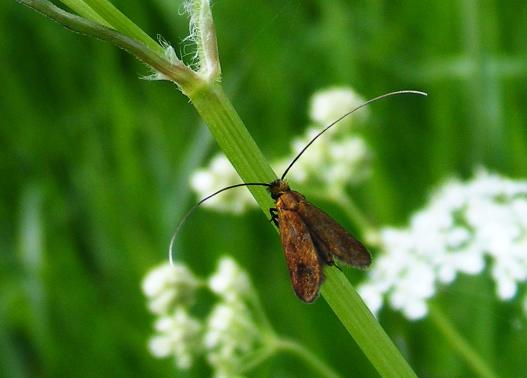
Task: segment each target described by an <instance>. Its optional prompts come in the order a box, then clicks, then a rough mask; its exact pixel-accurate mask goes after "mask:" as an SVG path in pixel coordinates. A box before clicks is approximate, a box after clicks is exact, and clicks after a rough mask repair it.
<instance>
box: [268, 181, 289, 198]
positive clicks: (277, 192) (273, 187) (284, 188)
mask: <svg viewBox="0 0 527 378" xmlns="http://www.w3.org/2000/svg"><path fill="white" fill-rule="evenodd" d="M267 190H269V193H271V197H272V198H273V199H274V200H275V201H276V200H277V199H278V197H280V196H281V195H282V194H284V193H285V192H289V191H290V190H291V189H289V185H288V184H287V182H286V181H285V180H281V179H276V180H274V181H273V182H272V183H271V184H269V186H268V188H267Z"/></svg>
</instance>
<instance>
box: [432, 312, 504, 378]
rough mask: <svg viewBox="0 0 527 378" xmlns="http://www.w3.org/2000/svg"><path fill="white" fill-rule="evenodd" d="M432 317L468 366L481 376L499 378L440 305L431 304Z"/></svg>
mask: <svg viewBox="0 0 527 378" xmlns="http://www.w3.org/2000/svg"><path fill="white" fill-rule="evenodd" d="M429 308H430V319H431V320H432V321H433V322H434V324H435V326H436V327H437V329H438V330H439V331H440V332H441V333H442V334H443V337H444V338H445V339H446V340H447V341H448V342H449V343H450V345H451V346H452V348H454V349H455V350H457V351H458V352H459V354H460V355H461V356H463V358H464V359H465V361H466V362H467V364H468V366H469V367H470V368H471V369H472V370H473V371H474V373H475V374H476V375H477V376H479V377H485V378H497V377H498V375H497V374H496V373H495V372H494V371H493V370H492V369H491V367H490V366H488V365H487V364H486V362H485V360H484V359H483V358H481V357H480V355H479V354H478V353H477V352H476V351H475V350H474V348H472V347H471V346H470V344H469V343H468V342H467V340H465V339H464V338H463V336H462V335H461V334H460V333H459V332H458V331H457V330H456V328H455V327H454V325H453V324H452V323H451V322H450V320H448V318H447V317H446V316H445V314H443V312H442V311H441V310H440V309H439V307H437V306H434V305H430V307H429Z"/></svg>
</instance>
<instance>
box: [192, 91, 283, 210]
mask: <svg viewBox="0 0 527 378" xmlns="http://www.w3.org/2000/svg"><path fill="white" fill-rule="evenodd" d="M189 97H190V100H191V101H192V104H193V105H194V106H195V107H196V109H197V110H198V112H199V114H200V115H201V117H202V118H203V120H204V121H205V123H206V124H207V126H208V127H209V129H210V132H211V133H212V135H213V136H214V139H216V142H217V143H218V145H219V146H220V148H221V149H222V150H223V152H224V153H225V155H226V156H227V158H228V159H229V160H230V161H231V163H232V165H233V166H234V168H235V169H236V171H237V172H238V174H239V175H240V177H241V178H242V180H243V181H244V182H261V183H269V182H271V181H272V180H274V179H275V178H276V175H275V173H274V172H273V170H272V169H271V167H270V166H269V164H268V163H267V161H266V160H265V158H264V156H263V154H262V152H261V151H260V149H259V148H258V146H257V145H256V143H255V142H254V140H253V139H252V137H251V135H250V134H249V132H248V131H247V129H246V127H245V125H244V124H243V122H242V120H241V119H240V117H239V116H238V114H237V113H236V111H235V110H234V107H233V106H232V104H231V102H230V101H229V99H228V98H227V96H226V95H225V93H224V92H223V89H222V88H221V86H220V85H219V84H212V85H211V86H208V87H203V88H202V90H200V91H198V92H197V93H193V94H190V95H189ZM248 188H249V190H250V191H251V193H252V194H253V196H254V198H255V199H256V201H257V202H258V204H259V205H260V207H261V208H262V210H263V211H264V213H265V214H266V215H269V208H271V207H274V202H273V201H272V200H271V197H270V196H269V193H268V192H267V191H266V190H265V189H264V188H263V187H255V186H252V187H248Z"/></svg>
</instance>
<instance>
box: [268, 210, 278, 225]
mask: <svg viewBox="0 0 527 378" xmlns="http://www.w3.org/2000/svg"><path fill="white" fill-rule="evenodd" d="M269 214H270V215H271V219H269V222H273V223H274V225H275V226H276V227H278V209H277V208H275V207H271V208H270V209H269Z"/></svg>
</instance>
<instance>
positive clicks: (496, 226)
mask: <svg viewBox="0 0 527 378" xmlns="http://www.w3.org/2000/svg"><path fill="white" fill-rule="evenodd" d="M381 239H382V247H383V249H384V254H383V255H381V256H379V257H377V258H376V259H375V262H374V265H373V266H372V269H371V270H370V272H369V276H368V279H367V281H366V282H365V283H363V284H362V285H361V287H360V288H359V291H360V292H361V295H362V297H363V299H364V300H365V302H366V303H367V304H368V306H369V308H370V309H371V310H372V311H373V312H377V311H378V310H380V308H381V307H382V304H383V298H385V299H386V300H387V302H388V303H389V305H390V306H391V307H392V308H394V309H396V310H399V311H402V313H403V314H404V315H405V316H406V317H407V318H408V319H419V318H422V317H424V316H426V314H427V311H428V308H427V305H426V301H427V299H429V298H430V297H432V296H433V295H434V294H435V292H436V290H437V286H438V285H441V284H443V285H445V284H449V283H451V282H453V281H454V280H455V278H456V276H457V274H458V273H465V274H478V273H480V272H482V271H483V269H484V268H485V264H486V262H488V263H489V264H490V272H491V275H492V278H493V279H494V282H495V285H496V294H497V296H498V298H499V299H501V300H509V299H511V298H513V297H514V296H515V295H516V293H517V291H518V285H519V284H520V283H522V282H524V281H526V279H527V181H515V180H510V179H506V178H504V177H501V176H498V175H495V174H489V173H486V172H485V171H480V172H479V173H478V174H477V175H476V176H475V177H474V178H473V179H472V180H470V181H468V182H460V181H457V180H450V181H448V182H446V183H445V184H444V185H443V186H442V187H440V188H439V189H438V190H437V191H436V192H435V193H434V194H433V195H432V197H431V199H430V201H429V203H428V204H427V205H426V207H425V208H424V209H422V210H420V211H418V212H417V213H416V214H414V215H413V217H412V218H411V221H410V224H409V226H408V227H407V228H404V229H395V228H389V227H387V228H384V229H382V230H381Z"/></svg>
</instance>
